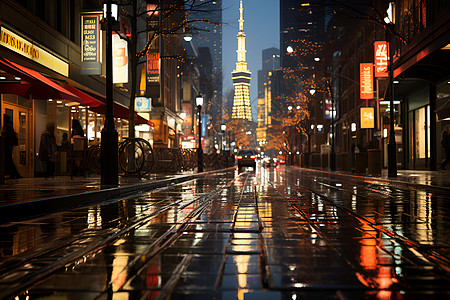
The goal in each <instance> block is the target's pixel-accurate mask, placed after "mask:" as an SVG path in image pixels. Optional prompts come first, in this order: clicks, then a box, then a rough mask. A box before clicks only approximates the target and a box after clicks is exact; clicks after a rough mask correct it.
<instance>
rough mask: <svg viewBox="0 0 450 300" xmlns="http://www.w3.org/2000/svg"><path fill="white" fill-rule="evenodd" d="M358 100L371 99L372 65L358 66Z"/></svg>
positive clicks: (363, 64)
mask: <svg viewBox="0 0 450 300" xmlns="http://www.w3.org/2000/svg"><path fill="white" fill-rule="evenodd" d="M359 80H360V89H359V91H360V93H359V94H360V98H361V99H372V98H373V65H372V63H360V64H359Z"/></svg>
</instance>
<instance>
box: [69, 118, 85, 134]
mask: <svg viewBox="0 0 450 300" xmlns="http://www.w3.org/2000/svg"><path fill="white" fill-rule="evenodd" d="M74 136H81V137H84V130H83V127H81V123H80V121H78V120H77V119H73V120H72V134H71V136H70V137H71V138H73V137H74Z"/></svg>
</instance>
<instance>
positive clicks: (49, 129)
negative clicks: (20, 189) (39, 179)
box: [39, 122, 56, 177]
mask: <svg viewBox="0 0 450 300" xmlns="http://www.w3.org/2000/svg"><path fill="white" fill-rule="evenodd" d="M39 159H40V160H42V161H44V162H45V177H50V176H51V177H53V175H54V173H55V163H56V138H55V123H54V122H49V123H47V126H46V128H45V131H44V132H43V133H42V134H41V143H40V144H39Z"/></svg>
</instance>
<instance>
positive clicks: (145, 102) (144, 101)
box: [134, 97, 152, 112]
mask: <svg viewBox="0 0 450 300" xmlns="http://www.w3.org/2000/svg"><path fill="white" fill-rule="evenodd" d="M134 108H135V111H136V112H149V111H151V110H152V99H151V98H145V97H136V101H135V106H134Z"/></svg>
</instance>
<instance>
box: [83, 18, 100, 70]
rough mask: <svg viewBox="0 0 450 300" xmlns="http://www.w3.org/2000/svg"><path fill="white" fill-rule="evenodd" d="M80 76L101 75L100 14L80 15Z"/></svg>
mask: <svg viewBox="0 0 450 300" xmlns="http://www.w3.org/2000/svg"><path fill="white" fill-rule="evenodd" d="M81 26H82V27H81V74H83V75H101V74H102V63H101V39H100V14H98V13H97V14H85V15H81Z"/></svg>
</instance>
